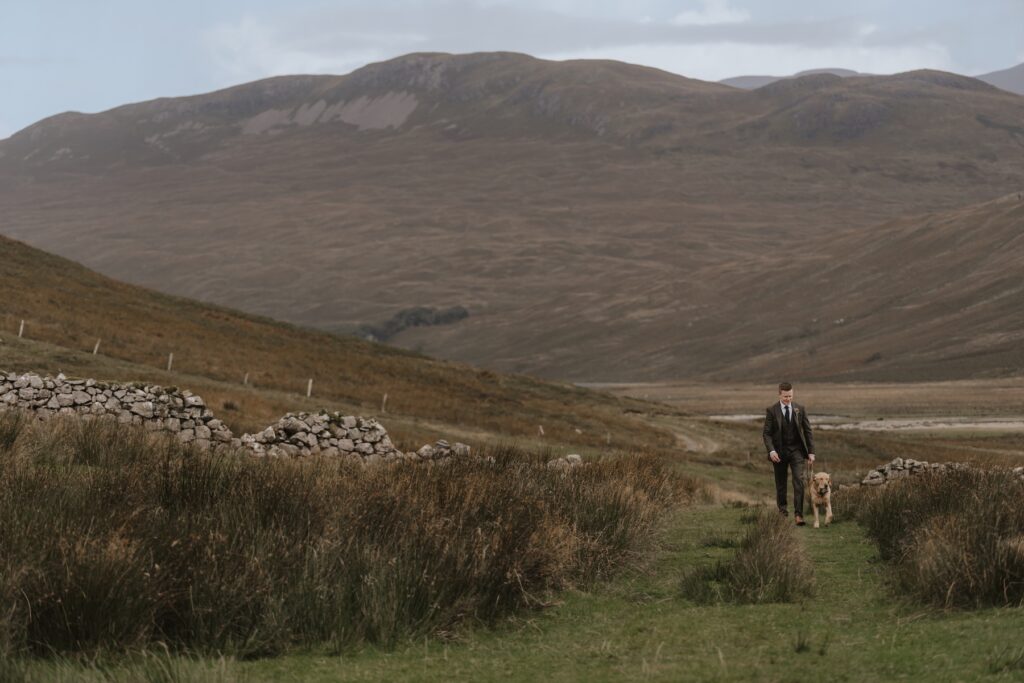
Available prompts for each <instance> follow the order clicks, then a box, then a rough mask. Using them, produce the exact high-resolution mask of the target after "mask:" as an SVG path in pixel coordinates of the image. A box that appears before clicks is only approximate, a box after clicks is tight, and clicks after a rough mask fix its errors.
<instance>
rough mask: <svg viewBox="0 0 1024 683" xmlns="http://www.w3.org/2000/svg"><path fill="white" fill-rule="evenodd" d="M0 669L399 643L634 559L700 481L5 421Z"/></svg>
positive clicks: (622, 461) (625, 463)
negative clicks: (249, 445)
mask: <svg viewBox="0 0 1024 683" xmlns="http://www.w3.org/2000/svg"><path fill="white" fill-rule="evenodd" d="M0 435H3V439H2V440H0V658H2V657H3V656H6V655H23V654H33V653H34V654H49V653H76V652H96V651H144V650H149V649H152V648H153V647H154V646H161V647H166V648H169V649H170V651H173V652H191V653H196V654H204V653H219V654H225V655H231V656H240V657H249V656H264V655H270V654H274V653H278V652H282V651H285V650H287V649H288V648H290V647H293V646H298V645H310V644H325V643H326V644H329V645H333V646H336V647H338V648H344V647H347V646H351V645H353V644H356V643H361V642H369V643H376V644H380V645H383V646H391V645H394V644H396V643H397V642H399V641H402V640H403V639H408V638H412V637H416V636H421V635H423V634H427V633H434V634H438V633H440V634H445V633H449V632H450V631H451V630H452V629H454V628H456V627H457V626H459V625H460V624H463V623H466V622H477V623H485V624H486V623H492V622H494V621H495V620H497V619H500V618H502V617H503V616H505V615H508V614H510V613H511V612H513V611H515V610H520V609H524V608H526V609H528V608H531V607H537V606H540V605H543V604H545V602H546V600H547V599H548V597H549V593H550V592H551V591H554V590H558V589H561V588H564V587H566V586H570V585H583V584H586V583H587V582H591V581H593V580H595V579H598V578H601V577H604V576H607V575H609V574H610V573H612V572H614V571H616V570H618V569H620V568H622V567H623V566H625V565H627V564H628V563H630V561H631V560H632V559H633V558H635V557H636V555H637V554H638V553H641V552H643V551H644V550H645V548H646V547H647V546H648V544H650V543H651V542H652V534H653V531H654V530H655V527H656V525H657V524H658V521H659V518H660V517H661V516H662V515H663V514H664V513H665V512H666V511H668V510H669V509H671V508H672V507H674V506H676V505H679V504H681V503H684V502H686V501H687V500H689V499H691V498H692V497H693V496H694V495H695V494H696V493H697V490H698V486H697V484H696V483H695V482H693V481H691V480H688V479H685V478H682V477H680V476H679V475H677V474H674V473H672V472H671V471H670V470H669V469H667V468H666V467H664V466H663V465H662V464H660V463H659V461H657V460H656V459H653V458H650V457H643V456H635V457H622V458H616V459H608V460H605V461H599V462H594V463H589V464H586V465H584V466H581V467H578V468H575V469H574V470H571V471H569V472H565V471H562V470H557V469H552V468H549V467H547V466H546V465H545V457H544V456H543V454H531V453H525V452H522V451H520V450H518V449H516V448H514V447H501V448H491V449H483V452H482V453H480V457H478V458H473V459H469V458H466V459H462V460H452V461H449V462H448V463H447V464H443V465H439V464H434V465H431V466H426V465H418V464H416V465H414V464H406V463H398V464H395V465H387V466H379V467H369V468H365V469H364V468H362V467H360V466H358V465H351V464H346V463H343V462H339V461H337V460H329V459H320V460H316V459H310V460H307V461H289V460H275V459H264V460H259V459H254V458H252V457H251V456H244V455H241V454H225V453H220V454H212V453H207V452H202V451H197V450H194V449H191V448H188V447H185V446H183V445H181V444H179V443H177V442H175V441H173V440H170V439H168V438H165V437H162V436H156V435H153V434H147V433H145V432H143V431H140V430H137V429H127V428H125V427H123V426H119V425H117V424H115V423H112V422H108V421H102V420H100V421H91V422H82V421H78V420H68V421H61V420H57V421H52V422H49V423H45V424H42V423H36V422H31V421H27V420H25V419H24V418H22V417H19V416H17V414H14V413H5V414H0Z"/></svg>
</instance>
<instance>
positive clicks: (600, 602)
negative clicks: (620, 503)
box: [242, 507, 1024, 681]
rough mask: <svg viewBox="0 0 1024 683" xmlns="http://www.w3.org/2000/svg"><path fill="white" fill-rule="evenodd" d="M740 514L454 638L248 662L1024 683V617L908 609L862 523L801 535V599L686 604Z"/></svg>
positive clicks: (309, 670)
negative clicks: (689, 576)
mask: <svg viewBox="0 0 1024 683" xmlns="http://www.w3.org/2000/svg"><path fill="white" fill-rule="evenodd" d="M742 513H743V510H742V509H736V508H721V507H719V508H699V509H696V510H687V511H683V512H682V513H680V514H679V515H678V516H677V517H676V518H675V520H674V521H673V524H672V525H671V527H670V528H669V529H667V530H666V534H665V543H664V548H663V550H662V552H661V553H660V554H659V556H658V558H657V560H656V562H655V563H654V564H653V565H652V566H651V567H649V568H647V570H646V571H638V572H636V573H634V574H633V575H631V576H630V577H628V578H625V579H621V580H618V581H616V582H613V583H610V584H607V585H604V586H601V587H599V588H597V589H595V590H594V591H592V592H589V593H570V594H568V595H567V596H565V597H564V602H563V603H562V604H560V605H559V606H557V607H555V608H553V609H550V610H548V611H546V612H544V613H542V614H539V615H535V616H533V617H532V618H529V619H527V620H521V621H517V622H514V623H510V624H508V625H506V626H504V627H502V628H499V629H496V630H491V631H487V630H482V631H476V632H473V633H471V634H469V635H467V636H465V637H464V639H463V640H462V641H461V642H459V643H457V644H449V645H446V644H444V643H441V642H437V641H427V642H424V643H422V644H417V645H410V646H407V647H405V648H403V649H400V650H398V651H396V652H391V653H386V652H381V651H378V650H376V649H373V648H368V649H366V650H363V651H360V652H357V653H353V654H349V655H345V656H321V655H316V654H307V655H293V656H288V657H282V658H279V659H274V660H266V661H260V662H252V663H247V664H244V665H242V666H243V668H244V669H245V673H246V674H248V675H247V676H246V678H247V680H294V681H299V680H301V681H339V680H353V681H355V680H370V681H373V680H380V681H384V680H422V681H435V680H436V681H441V680H453V679H454V680H472V681H498V680H502V681H506V680H518V681H537V680H550V681H577V680H587V681H617V680H636V681H647V680H651V681H680V680H708V681H796V680H801V681H807V680H811V681H813V680H829V681H886V680H921V681H964V680H979V679H983V680H1024V649H1021V648H1024V639H1022V635H1024V613H1022V612H1021V610H1009V609H1004V610H982V611H975V612H960V613H941V612H935V611H931V610H925V609H921V608H913V607H908V606H906V605H903V604H898V602H897V601H895V600H894V598H893V597H892V592H891V590H890V589H889V588H888V587H887V586H886V585H885V583H884V577H885V575H886V573H887V569H886V567H885V566H884V565H882V564H881V563H879V562H877V561H876V560H875V549H874V546H873V544H871V543H870V542H869V541H868V540H867V539H866V538H865V537H864V534H863V532H862V530H861V529H860V527H859V526H857V525H856V524H853V523H851V522H839V523H837V524H834V525H833V526H832V527H831V528H822V529H820V530H815V529H812V528H810V526H808V527H804V528H801V529H797V530H796V531H797V532H798V533H799V534H800V535H801V536H802V537H803V539H804V541H805V542H806V543H807V548H808V551H809V554H810V556H811V560H812V562H813V563H814V567H815V571H816V575H817V579H816V583H817V588H816V591H815V592H814V594H813V596H810V597H809V598H808V599H807V601H805V602H804V603H802V604H788V605H779V604H774V605H715V606H698V605H694V604H692V603H690V602H688V601H686V600H685V599H684V598H682V597H681V596H680V592H679V581H680V578H681V577H682V576H683V574H684V573H685V572H686V571H687V569H688V568H690V567H692V566H694V565H695V564H698V563H703V562H713V561H714V560H715V559H718V558H725V557H728V556H730V555H731V553H732V552H733V551H732V550H731V549H729V548H722V547H717V546H716V545H714V544H713V541H715V540H716V539H718V540H721V539H728V538H739V537H740V536H741V535H742V534H743V532H744V530H745V526H744V525H743V524H742V522H741V519H740V518H741V516H742ZM709 543H711V544H709ZM719 545H721V544H719ZM1000 667H1002V668H1003V670H1002V671H999V670H998V669H999V668H1000Z"/></svg>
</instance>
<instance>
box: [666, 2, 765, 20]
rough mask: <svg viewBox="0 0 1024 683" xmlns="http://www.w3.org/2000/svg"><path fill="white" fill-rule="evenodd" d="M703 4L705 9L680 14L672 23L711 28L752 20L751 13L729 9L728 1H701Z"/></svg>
mask: <svg viewBox="0 0 1024 683" xmlns="http://www.w3.org/2000/svg"><path fill="white" fill-rule="evenodd" d="M701 4H703V5H704V7H703V9H700V10H696V11H695V10H687V11H685V12H680V13H679V14H677V15H676V16H675V17H673V18H672V23H673V24H676V25H678V26H709V25H712V24H738V23H741V22H744V21H749V20H750V12H748V11H746V10H742V9H733V8H732V7H729V3H728V1H727V0H701Z"/></svg>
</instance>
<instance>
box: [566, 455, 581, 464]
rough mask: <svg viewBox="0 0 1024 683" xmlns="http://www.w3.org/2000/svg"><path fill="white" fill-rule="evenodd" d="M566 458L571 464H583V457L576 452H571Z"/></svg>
mask: <svg viewBox="0 0 1024 683" xmlns="http://www.w3.org/2000/svg"><path fill="white" fill-rule="evenodd" d="M565 460H566V462H568V463H569V464H570V465H573V466H575V465H582V464H583V458H581V457H580V456H579V455H578V454H576V453H570V454H569V455H567V456H565Z"/></svg>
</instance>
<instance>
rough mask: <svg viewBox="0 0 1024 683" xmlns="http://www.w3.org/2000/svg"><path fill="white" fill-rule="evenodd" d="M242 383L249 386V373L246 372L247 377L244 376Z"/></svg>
mask: <svg viewBox="0 0 1024 683" xmlns="http://www.w3.org/2000/svg"><path fill="white" fill-rule="evenodd" d="M242 384H244V385H246V386H249V373H248V372H247V373H245V377H243V378H242Z"/></svg>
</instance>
